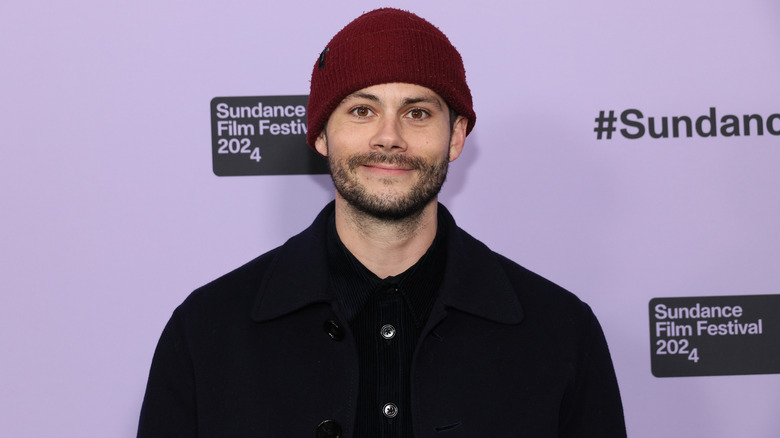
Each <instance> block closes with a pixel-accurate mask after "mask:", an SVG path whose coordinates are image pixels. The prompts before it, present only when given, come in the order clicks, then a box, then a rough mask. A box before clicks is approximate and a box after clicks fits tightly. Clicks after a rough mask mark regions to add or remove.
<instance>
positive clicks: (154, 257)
mask: <svg viewBox="0 0 780 438" xmlns="http://www.w3.org/2000/svg"><path fill="white" fill-rule="evenodd" d="M381 6H387V4H382V3H379V2H374V1H368V2H356V1H341V2H276V3H269V2H249V1H241V0H236V1H227V2H219V3H217V2H209V3H206V2H202V3H196V4H193V3H183V2H174V1H158V2H151V1H134V2H130V1H114V2H98V1H76V2H63V3H56V2H26V3H23V2H17V4H12V3H9V4H6V5H3V6H0V17H2V18H0V22H2V25H1V26H0V34H1V35H2V38H0V47H1V48H2V59H3V62H2V63H3V67H2V68H0V87H2V96H3V98H2V100H1V101H0V108H2V117H1V118H0V126H2V133H3V137H4V138H3V146H2V148H3V149H2V150H3V159H2V160H0V170H2V171H1V172H0V181H2V204H1V205H2V214H0V224H2V227H0V236H1V242H2V243H1V244H0V248H1V249H0V252H1V254H2V265H1V266H2V276H0V348H1V349H2V352H3V354H2V359H0V435H2V436H8V437H54V436H58V437H109V436H111V437H132V436H135V428H136V422H137V418H138V412H139V409H140V404H141V399H142V397H143V392H144V389H145V383H146V378H147V373H148V369H149V364H150V361H151V358H152V353H153V351H154V348H155V345H156V342H157V339H158V337H159V335H160V332H161V330H162V328H163V326H164V324H165V323H166V321H167V320H168V318H169V316H170V314H171V312H172V310H173V309H174V308H175V307H176V306H177V305H178V304H179V303H180V302H181V301H182V300H183V299H184V298H185V297H186V296H187V295H188V294H189V293H190V292H191V291H192V290H193V289H195V288H197V287H198V286H200V285H202V284H205V283H207V282H209V281H210V280H213V279H215V278H216V277H218V276H220V275H222V274H224V273H226V272H228V271H230V270H232V269H233V268H235V267H238V266H240V265H241V264H243V263H245V262H246V261H248V260H250V259H252V258H254V257H255V256H257V255H259V254H261V253H263V252H265V251H267V250H269V249H271V248H273V247H276V246H278V245H279V244H281V243H283V242H284V241H285V240H286V239H287V238H288V237H290V236H292V235H293V234H295V233H297V232H298V231H300V230H302V229H303V228H305V227H306V226H308V225H309V223H310V222H311V221H312V220H313V219H314V216H315V215H316V213H317V212H318V211H319V210H320V209H321V208H322V207H323V206H324V205H325V204H326V203H327V202H328V201H329V200H331V199H332V197H333V187H332V184H331V182H330V179H329V176H328V175H327V167H326V165H325V163H324V161H323V160H322V159H320V158H319V157H318V156H317V155H316V154H314V153H313V152H312V151H311V150H310V149H309V148H308V146H307V145H306V142H305V138H306V132H307V125H306V111H307V108H306V104H307V100H308V91H309V76H310V74H311V69H312V66H313V65H314V63H315V62H316V60H317V57H318V56H319V54H320V52H321V51H322V49H323V47H324V46H325V44H326V43H327V42H328V40H329V39H330V38H331V36H333V35H334V34H335V33H336V32H337V31H338V30H340V29H341V28H342V27H343V26H344V25H345V24H347V23H348V22H349V21H351V20H352V19H353V18H355V17H357V16H358V15H360V14H362V13H363V12H365V11H368V10H371V9H374V8H376V7H381ZM392 6H395V7H399V8H403V9H408V10H411V11H412V12H415V13H417V14H419V15H421V16H422V17H425V18H426V19H428V20H429V21H431V22H432V23H434V24H435V25H437V26H438V27H439V28H441V29H442V30H443V31H444V32H445V33H446V34H447V35H448V37H449V38H450V40H451V41H452V43H453V44H454V45H455V46H456V47H457V48H458V50H459V51H460V52H461V54H462V56H463V59H464V62H465V65H466V72H467V78H468V82H469V85H470V87H471V89H472V93H473V96H474V102H475V110H476V113H477V115H478V123H477V124H476V127H475V129H474V131H473V132H472V133H471V135H470V136H469V137H468V139H467V143H466V149H465V151H464V153H463V155H461V157H460V158H459V159H458V160H457V161H456V162H454V163H453V164H452V166H451V168H450V175H449V177H448V181H447V183H446V184H445V186H444V190H443V192H442V194H441V196H440V200H441V202H442V203H444V204H445V205H447V206H448V208H449V209H450V210H451V212H452V213H453V215H454V217H455V219H456V221H457V222H458V224H459V225H460V226H462V227H463V228H465V229H466V230H467V231H469V232H470V233H472V234H473V235H475V236H476V237H477V238H479V239H480V240H482V241H483V242H485V243H486V244H487V245H488V246H490V247H491V248H492V249H494V250H495V251H498V252H500V253H502V254H504V255H506V256H508V257H510V258H511V259H513V260H515V261H516V262H518V263H520V264H521V265H523V266H525V267H527V268H528V269H530V270H532V271H535V272H537V273H539V274H541V275H543V276H545V277H547V278H549V279H551V280H552V281H554V282H556V283H558V284H560V285H562V286H563V287H565V288H567V289H569V290H571V291H572V292H574V293H575V294H577V295H578V296H579V297H580V298H581V299H583V300H584V301H586V302H587V303H588V304H590V305H591V307H592V308H593V310H594V312H595V313H596V315H597V316H598V318H599V320H600V321H601V323H602V326H603V328H604V331H605V334H606V337H607V340H608V342H609V345H610V350H611V353H612V356H613V360H614V364H615V369H616V372H617V377H618V381H619V383H620V386H621V392H622V396H623V401H624V408H625V415H626V422H627V426H628V432H629V436H632V437H685V438H688V437H708V438H710V437H724V438H725V437H729V438H730V437H750V438H753V437H767V438H769V437H778V436H780V416H779V415H777V413H778V410H779V409H780V269H778V266H780V226H779V225H778V224H780V171H779V169H780V81H778V78H780V56H778V55H777V51H778V49H777V48H778V47H779V46H780V26H779V25H778V23H779V22H780V21H778V20H779V19H780V3H778V2H776V1H773V0H749V1H704V0H692V1H685V2H678V1H671V0H662V1H657V2H645V3H642V4H639V3H626V2H618V1H607V0H599V1H595V2H584V3H583V2H575V1H562V2H526V1H519V2H518V1H511V2H510V1H498V2H489V3H485V4H480V5H476V4H474V3H473V2H458V1H456V2H453V1H439V0H436V1H429V2H423V3H420V2H407V1H399V2H395V3H394V4H393V5H392ZM302 275H305V272H302Z"/></svg>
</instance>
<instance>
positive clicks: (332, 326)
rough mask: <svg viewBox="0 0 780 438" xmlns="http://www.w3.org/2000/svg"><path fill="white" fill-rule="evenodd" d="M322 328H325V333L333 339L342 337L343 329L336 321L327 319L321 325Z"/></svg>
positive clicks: (338, 339) (336, 339)
mask: <svg viewBox="0 0 780 438" xmlns="http://www.w3.org/2000/svg"><path fill="white" fill-rule="evenodd" d="M322 328H323V329H324V330H325V333H327V334H328V336H330V337H331V338H332V339H333V340H334V341H340V340H342V339H344V329H343V328H342V327H341V324H339V323H338V322H336V321H334V320H332V319H329V320H327V321H325V324H323V325H322Z"/></svg>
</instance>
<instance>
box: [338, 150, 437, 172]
mask: <svg viewBox="0 0 780 438" xmlns="http://www.w3.org/2000/svg"><path fill="white" fill-rule="evenodd" d="M374 164H390V165H393V166H399V167H403V168H406V169H422V168H424V167H425V165H426V163H425V160H423V159H422V158H420V157H409V156H406V155H402V154H385V153H381V152H376V151H370V152H365V153H362V154H355V155H353V156H351V157H349V158H348V159H347V166H348V167H349V169H350V170H355V169H357V168H358V167H360V166H366V165H369V166H370V165H374Z"/></svg>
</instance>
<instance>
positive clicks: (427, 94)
mask: <svg viewBox="0 0 780 438" xmlns="http://www.w3.org/2000/svg"><path fill="white" fill-rule="evenodd" d="M450 123H451V122H450V114H449V108H448V107H447V104H446V103H445V102H444V100H443V99H442V98H441V97H439V95H438V94H436V93H435V92H433V91H432V90H430V89H428V88H425V87H422V86H419V85H412V84H405V83H390V84H381V85H374V86H371V87H367V88H364V89H362V90H358V91H356V92H354V93H352V94H351V95H349V96H347V97H346V98H345V99H344V100H343V101H342V102H341V103H340V104H339V106H338V107H337V108H336V109H335V110H334V111H333V113H332V114H331V116H330V119H329V120H328V123H327V126H326V129H325V130H324V131H323V133H322V134H321V135H320V137H319V138H318V139H317V141H316V143H315V147H316V148H317V151H319V152H320V153H321V154H323V155H326V156H327V158H328V164H329V167H330V173H331V176H332V177H333V182H334V184H335V186H336V192H337V196H340V197H341V198H343V199H344V200H346V201H347V202H348V203H349V204H351V205H352V206H353V207H355V208H357V209H358V210H360V211H362V212H364V213H368V214H370V215H372V216H374V217H377V218H379V219H386V220H387V219H389V220H398V219H403V218H406V217H409V216H410V215H413V214H415V213H419V212H420V211H422V209H423V208H424V207H425V206H426V205H428V204H429V203H430V202H431V201H433V200H435V199H436V196H437V195H438V193H439V190H440V189H441V186H442V184H444V180H445V178H446V176H447V167H448V164H449V162H450V161H453V160H455V159H456V158H457V157H458V156H459V155H460V153H461V151H462V150H463V143H464V141H465V138H466V124H467V120H466V119H465V118H463V117H460V116H458V117H457V119H456V120H455V121H454V123H453V124H452V125H451V124H450ZM451 126H452V129H451V128H450V127H451Z"/></svg>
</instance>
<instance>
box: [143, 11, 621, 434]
mask: <svg viewBox="0 0 780 438" xmlns="http://www.w3.org/2000/svg"><path fill="white" fill-rule="evenodd" d="M475 121H476V116H475V114H474V111H473V108H472V100H471V93H470V91H469V88H468V86H467V84H466V79H465V70H464V68H463V64H462V61H461V57H460V55H459V54H458V52H457V50H456V49H455V48H454V47H453V46H452V45H451V44H450V42H449V40H448V39H447V37H446V36H445V35H444V34H443V33H441V32H440V31H439V30H438V29H437V28H435V27H434V26H433V25H431V24H430V23H428V22H427V21H425V20H423V19H422V18H420V17H418V16H416V15H414V14H411V13H408V12H404V11H400V10H396V9H379V10H376V11H372V12H369V13H366V14H364V15H362V16H361V17H359V18H357V19H356V20H355V21H353V22H352V23H350V24H349V25H347V26H346V27H345V28H344V29H342V30H341V31H340V32H339V33H338V34H337V35H336V36H335V37H334V38H333V39H332V40H331V42H330V43H329V44H328V45H327V47H326V48H325V50H324V51H323V52H322V54H321V55H320V57H319V59H318V60H317V61H316V63H315V66H314V71H313V73H312V80H311V94H310V98H309V113H308V126H309V131H308V142H309V144H310V145H311V146H313V147H314V148H315V149H316V150H317V151H318V152H319V153H320V154H322V155H323V156H325V157H327V159H328V163H329V166H330V170H331V175H332V177H333V181H334V185H335V187H336V192H335V201H334V202H332V203H331V204H329V205H328V206H327V207H325V209H324V210H323V211H322V212H321V213H320V215H319V216H318V217H317V218H316V219H315V221H314V223H313V224H312V225H311V226H310V227H309V228H308V229H306V230H305V231H304V232H302V233H301V234H299V235H297V236H295V237H293V238H291V239H290V240H289V241H288V242H287V243H285V244H284V245H283V246H281V247H279V248H277V249H274V250H272V251H270V252H268V253H266V254H264V255H262V256H260V257H259V258H257V259H255V260H253V261H251V262H249V263H248V264H246V265H244V266H243V267H241V268H238V269H237V270H235V271H233V272H231V273H229V274H227V275H226V276H224V277H222V278H220V279H218V280H216V281H214V282H212V283H210V284H208V285H206V286H204V287H202V288H200V289H198V290H197V291H195V292H194V293H193V294H192V295H191V296H190V297H189V298H187V300H186V301H185V302H184V303H183V304H182V305H181V306H180V307H179V308H177V309H176V311H175V312H174V314H173V316H172V318H171V320H170V322H169V323H168V325H167V326H166V328H165V330H164V332H163V334H162V337H161V339H160V343H159V345H158V348H157V351H156V352H155V357H154V360H153V364H152V369H151V372H150V376H149V383H148V387H147V392H146V396H145V399H144V404H143V408H142V412H141V420H140V426H139V433H138V436H139V437H157V436H171V437H173V436H175V437H247V436H262V437H315V436H316V437H321V438H322V437H412V436H414V437H430V436H451V437H456V436H464V437H535V438H536V437H559V436H561V437H591V436H592V437H620V436H625V425H624V421H623V413H622V407H621V402H620V396H619V393H618V387H617V383H616V380H615V375H614V371H613V368H612V364H611V360H610V356H609V352H608V350H607V346H606V342H605V340H604V337H603V334H602V331H601V328H600V327H599V325H598V322H597V321H596V318H595V317H594V315H593V314H592V313H591V311H590V309H589V308H588V306H587V305H585V304H584V303H582V302H581V301H579V300H578V299H577V298H576V297H574V296H573V295H572V294H570V293H568V292H566V291H564V290H563V289H561V288H559V287H557V286H556V285H554V284H552V283H550V282H548V281H547V280H545V279H543V278H541V277H539V276H537V275H535V274H533V273H531V272H529V271H527V270H526V269H524V268H522V267H520V266H518V265H516V264H515V263H513V262H512V261H510V260H508V259H506V258H504V257H502V256H500V255H498V254H496V253H493V252H492V251H490V250H489V249H488V248H487V247H485V246H484V245H483V244H482V243H480V242H479V241H477V240H475V239H474V238H473V237H471V236H469V235H468V234H467V233H466V232H464V231H463V230H461V229H460V228H458V227H457V225H456V224H455V222H454V220H453V219H452V217H451V216H450V214H449V213H448V212H447V210H446V209H445V208H444V207H443V206H441V205H439V204H438V202H437V195H438V193H439V189H440V188H441V186H442V184H443V183H444V179H445V177H446V174H447V166H448V163H449V162H450V161H453V160H455V159H457V158H458V156H459V155H460V153H461V152H462V150H463V147H464V143H465V139H466V136H467V135H468V133H469V132H470V131H471V129H472V128H473V127H474V123H475Z"/></svg>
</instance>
